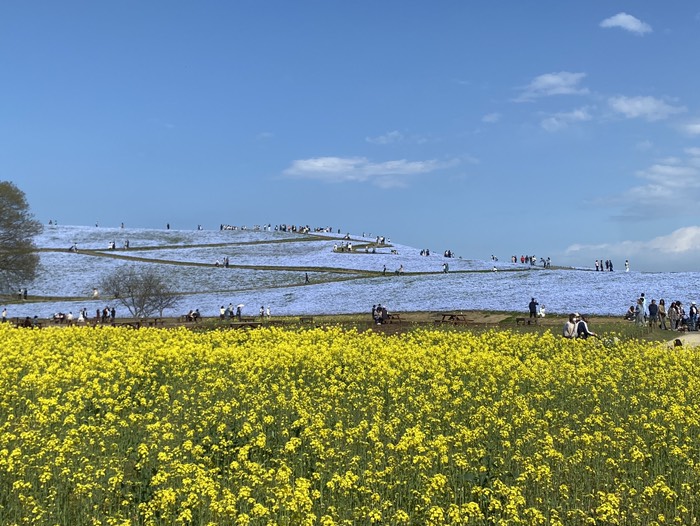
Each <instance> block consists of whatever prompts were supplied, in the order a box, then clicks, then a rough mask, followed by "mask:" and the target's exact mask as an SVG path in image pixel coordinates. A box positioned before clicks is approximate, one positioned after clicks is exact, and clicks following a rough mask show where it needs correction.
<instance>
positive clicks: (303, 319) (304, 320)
mask: <svg viewBox="0 0 700 526" xmlns="http://www.w3.org/2000/svg"><path fill="white" fill-rule="evenodd" d="M313 322H314V318H313V316H300V317H299V323H313Z"/></svg>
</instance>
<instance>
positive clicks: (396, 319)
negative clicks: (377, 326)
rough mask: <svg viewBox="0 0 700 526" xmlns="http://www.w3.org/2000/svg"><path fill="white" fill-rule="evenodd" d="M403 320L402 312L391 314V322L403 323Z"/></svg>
mask: <svg viewBox="0 0 700 526" xmlns="http://www.w3.org/2000/svg"><path fill="white" fill-rule="evenodd" d="M402 321H403V319H402V318H401V314H389V323H401V322H402Z"/></svg>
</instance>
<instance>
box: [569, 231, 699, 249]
mask: <svg viewBox="0 0 700 526" xmlns="http://www.w3.org/2000/svg"><path fill="white" fill-rule="evenodd" d="M601 250H606V251H610V250H615V251H617V252H619V253H625V254H628V253H635V254H645V255H648V253H649V252H650V251H653V252H659V253H661V254H685V253H689V252H699V251H700V226H687V227H682V228H679V229H677V230H674V231H673V232H671V233H670V234H667V235H664V236H658V237H655V238H653V239H649V240H647V241H630V240H627V241H621V242H619V243H615V244H612V243H605V244H599V245H585V244H578V243H577V244H574V245H570V246H569V247H568V248H567V249H566V251H565V252H566V253H567V254H572V253H576V252H589V251H590V252H592V253H594V254H596V253H598V252H600V251H601Z"/></svg>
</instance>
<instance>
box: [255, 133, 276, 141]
mask: <svg viewBox="0 0 700 526" xmlns="http://www.w3.org/2000/svg"><path fill="white" fill-rule="evenodd" d="M274 136H275V134H274V133H272V132H260V133H258V135H256V137H255V138H256V139H257V140H259V141H267V140H270V139H272V138H273V137H274Z"/></svg>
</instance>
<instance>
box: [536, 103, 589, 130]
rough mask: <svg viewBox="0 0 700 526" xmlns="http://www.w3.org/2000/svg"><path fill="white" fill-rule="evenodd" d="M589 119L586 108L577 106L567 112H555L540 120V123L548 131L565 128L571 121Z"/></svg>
mask: <svg viewBox="0 0 700 526" xmlns="http://www.w3.org/2000/svg"><path fill="white" fill-rule="evenodd" d="M589 120H591V114H590V113H589V111H588V108H579V109H576V110H573V111H569V112H563V113H555V114H554V115H551V116H549V117H547V118H545V119H543V120H542V122H541V123H540V125H541V126H542V127H543V128H544V129H545V130H547V131H548V132H555V131H559V130H561V129H564V128H566V127H567V126H569V124H571V123H575V122H583V121H589Z"/></svg>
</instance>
